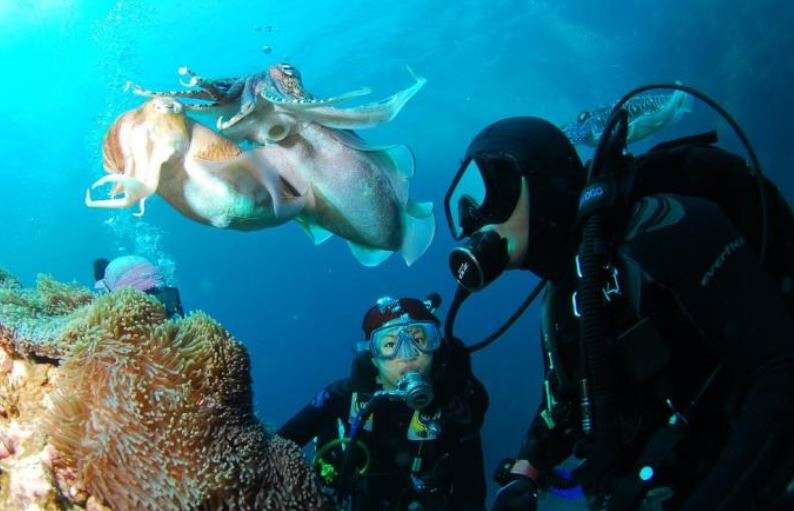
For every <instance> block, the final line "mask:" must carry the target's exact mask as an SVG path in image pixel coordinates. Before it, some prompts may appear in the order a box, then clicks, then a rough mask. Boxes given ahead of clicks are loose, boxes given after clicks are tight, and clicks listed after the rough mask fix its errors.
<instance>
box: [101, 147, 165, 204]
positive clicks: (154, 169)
mask: <svg viewBox="0 0 794 511" xmlns="http://www.w3.org/2000/svg"><path fill="white" fill-rule="evenodd" d="M138 144H145V141H140V142H138ZM174 153H175V149H174V148H173V147H171V146H165V147H162V148H160V149H159V150H155V151H154V152H153V153H152V155H151V157H150V158H149V161H145V162H142V165H141V167H142V169H141V170H142V172H135V173H136V174H140V176H141V177H140V178H138V177H131V176H129V175H125V174H123V173H121V174H108V175H106V176H104V177H101V178H100V179H98V180H96V181H95V182H94V183H93V184H92V185H91V187H90V188H88V189H87V190H86V191H85V205H86V206H87V207H89V208H111V209H113V208H128V207H131V206H133V205H134V204H135V203H136V202H137V203H139V209H138V212H137V213H134V215H135V216H143V213H144V211H145V210H146V207H145V205H146V199H147V198H148V197H149V196H150V195H153V194H155V193H156V192H157V187H158V186H159V184H160V174H161V172H162V169H163V165H164V164H165V163H166V162H167V161H168V160H169V159H170V158H171V156H172V155H173V154H174ZM139 154H142V153H139ZM135 166H136V162H135V161H134V158H132V157H130V158H128V163H127V164H126V165H125V168H127V169H134V168H135ZM107 183H113V188H112V190H111V195H113V196H114V197H113V198H110V199H100V200H95V199H93V197H92V195H91V190H93V189H95V188H98V187H100V186H102V185H104V184H107ZM117 194H123V197H115V195H117Z"/></svg>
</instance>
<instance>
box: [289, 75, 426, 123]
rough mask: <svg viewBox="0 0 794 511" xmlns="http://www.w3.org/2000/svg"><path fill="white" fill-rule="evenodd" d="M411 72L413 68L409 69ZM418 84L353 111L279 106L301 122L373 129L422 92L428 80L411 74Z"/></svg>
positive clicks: (308, 104)
mask: <svg viewBox="0 0 794 511" xmlns="http://www.w3.org/2000/svg"><path fill="white" fill-rule="evenodd" d="M409 71H411V70H410V68H409ZM411 74H412V75H413V77H414V79H415V80H416V82H415V83H414V84H413V85H412V86H410V87H408V88H406V89H403V90H401V91H399V92H397V93H396V94H393V95H392V96H390V97H388V98H386V99H384V100H382V101H378V102H376V103H368V104H365V105H361V106H356V107H352V108H334V107H332V106H327V105H312V104H310V103H299V102H298V103H292V102H289V101H287V102H282V103H279V106H280V107H281V108H282V109H284V110H287V111H291V112H293V113H295V114H296V115H297V116H299V117H300V118H301V119H302V120H305V121H310V122H316V123H317V124H321V125H323V126H326V127H328V128H337V129H363V128H371V127H373V126H377V125H379V124H383V123H386V122H389V121H391V120H392V119H394V118H395V117H396V116H397V114H398V113H400V110H402V108H403V107H404V106H405V104H406V103H408V101H409V100H410V99H411V98H412V97H414V95H415V94H416V93H417V92H419V90H420V89H421V88H422V87H423V86H424V85H425V83H426V82H427V80H426V79H425V78H423V77H420V76H417V75H415V74H414V73H413V71H411Z"/></svg>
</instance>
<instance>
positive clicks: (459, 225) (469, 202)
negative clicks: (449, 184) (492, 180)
mask: <svg viewBox="0 0 794 511" xmlns="http://www.w3.org/2000/svg"><path fill="white" fill-rule="evenodd" d="M484 201H485V181H484V180H483V177H482V173H481V171H480V168H479V167H478V166H477V162H476V161H475V160H473V159H472V160H469V161H468V163H467V164H466V167H465V169H464V170H463V173H462V175H461V178H460V181H459V182H458V184H457V186H456V187H455V190H454V191H453V192H452V195H451V196H450V199H449V207H450V209H451V211H450V213H451V216H452V218H451V220H452V222H451V225H452V228H453V235H454V236H455V237H456V238H457V237H460V236H463V235H464V234H468V233H470V232H471V230H476V229H477V227H478V226H476V225H475V224H476V223H477V222H476V213H477V210H478V209H479V208H480V206H482V204H483V202H484Z"/></svg>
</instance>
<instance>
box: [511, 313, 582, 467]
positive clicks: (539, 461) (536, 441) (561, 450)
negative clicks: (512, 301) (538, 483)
mask: <svg viewBox="0 0 794 511" xmlns="http://www.w3.org/2000/svg"><path fill="white" fill-rule="evenodd" d="M543 306H544V307H551V305H550V304H549V303H548V302H545V303H544V304H543ZM540 338H541V339H543V332H542V331H541V332H540ZM540 349H541V352H542V353H543V362H544V373H545V375H544V377H545V379H546V380H549V381H551V380H553V377H552V375H551V374H550V373H549V371H550V369H549V365H548V357H547V356H546V352H545V347H544V346H543V342H541V343H540ZM545 408H546V395H545V393H544V392H541V396H540V405H538V410H537V411H536V412H535V416H534V417H533V419H532V422H531V423H530V425H529V429H528V430H527V433H526V435H525V436H524V440H523V442H522V443H521V448H520V449H519V451H518V459H521V460H527V461H528V462H529V463H530V464H531V465H532V467H533V468H535V469H536V470H538V471H540V472H541V474H542V473H544V472H548V471H550V470H551V469H552V468H554V467H555V466H557V465H559V464H560V463H562V462H563V461H565V459H567V458H568V456H570V455H571V452H572V450H573V444H574V438H573V435H572V434H571V432H570V431H569V430H566V429H564V428H566V427H567V425H562V424H558V425H555V427H554V428H553V429H550V428H549V427H548V425H547V424H546V421H545V420H543V417H542V416H541V412H543V410H544V409H545ZM541 479H542V478H541Z"/></svg>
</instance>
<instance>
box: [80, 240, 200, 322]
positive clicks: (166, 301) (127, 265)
mask: <svg viewBox="0 0 794 511" xmlns="http://www.w3.org/2000/svg"><path fill="white" fill-rule="evenodd" d="M94 281H95V282H94V288H95V289H96V290H98V291H100V292H108V293H109V292H111V291H115V290H116V289H119V288H122V287H132V288H135V289H137V290H139V291H143V292H144V293H146V294H148V295H152V296H154V297H155V298H157V300H159V301H160V303H162V304H163V307H165V311H166V314H167V315H168V317H169V318H171V317H174V316H176V315H179V316H184V314H185V313H184V311H183V310H182V300H181V299H180V297H179V289H177V288H175V287H172V286H166V285H165V284H164V283H163V278H162V275H161V274H160V270H159V268H157V266H155V265H154V264H152V262H151V261H149V260H148V259H146V258H145V257H142V256H138V255H126V256H119V257H117V258H115V259H113V260H112V261H108V260H107V259H104V258H99V259H95V260H94Z"/></svg>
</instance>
